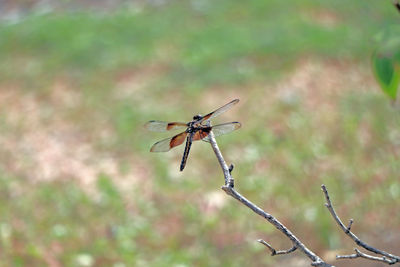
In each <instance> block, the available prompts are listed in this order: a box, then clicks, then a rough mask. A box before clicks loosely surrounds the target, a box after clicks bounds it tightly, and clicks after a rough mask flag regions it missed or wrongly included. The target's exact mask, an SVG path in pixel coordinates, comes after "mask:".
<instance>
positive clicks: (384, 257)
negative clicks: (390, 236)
mask: <svg viewBox="0 0 400 267" xmlns="http://www.w3.org/2000/svg"><path fill="white" fill-rule="evenodd" d="M321 188H322V191H323V192H324V195H325V199H326V203H325V206H326V207H327V208H328V210H329V212H330V213H331V215H332V217H333V219H334V220H335V221H336V223H337V224H338V225H339V227H340V228H341V229H342V230H343V232H344V233H345V234H346V235H347V236H349V237H350V238H351V239H352V240H353V241H354V242H355V243H356V244H357V245H358V246H360V247H362V248H364V249H366V250H368V251H371V252H373V253H375V254H377V255H381V257H376V256H372V255H369V254H367V253H364V252H361V251H360V250H358V249H357V248H355V249H354V251H355V252H356V253H355V254H350V255H337V256H336V259H355V258H365V259H369V260H373V261H380V262H383V263H386V264H389V265H392V264H396V263H398V262H400V256H396V255H393V254H390V253H388V252H386V251H383V250H379V249H377V248H374V247H372V246H370V245H368V244H367V243H365V242H363V241H362V240H361V239H360V238H358V237H357V236H356V235H355V234H354V233H353V232H352V231H351V226H352V225H353V222H354V220H353V219H350V220H349V224H348V226H347V227H346V226H345V225H344V224H343V222H342V220H341V219H340V218H339V216H338V215H337V213H336V211H335V209H334V208H333V206H332V202H331V198H330V196H329V193H328V189H327V188H326V186H325V185H322V186H321Z"/></svg>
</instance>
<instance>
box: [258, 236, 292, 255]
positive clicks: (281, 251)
mask: <svg viewBox="0 0 400 267" xmlns="http://www.w3.org/2000/svg"><path fill="white" fill-rule="evenodd" d="M257 241H258V242H260V243H261V244H263V245H264V246H266V247H267V248H268V249H269V250H270V251H271V256H275V255H281V254H289V253H292V252H293V251H295V250H296V249H297V247H296V246H293V247H292V248H289V249H287V250H278V251H277V250H276V249H274V248H273V247H272V246H271V245H270V244H268V243H267V242H266V241H264V240H262V239H258V240H257Z"/></svg>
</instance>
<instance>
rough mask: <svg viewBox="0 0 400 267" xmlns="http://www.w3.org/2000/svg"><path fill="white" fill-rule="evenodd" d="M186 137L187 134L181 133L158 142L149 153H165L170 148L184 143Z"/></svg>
mask: <svg viewBox="0 0 400 267" xmlns="http://www.w3.org/2000/svg"><path fill="white" fill-rule="evenodd" d="M186 135H187V132H182V133H180V134H177V135H175V136H173V137H170V138H167V139H164V140H161V141H158V142H157V143H155V144H154V145H153V146H152V147H151V149H150V152H167V151H169V150H171V148H174V147H176V146H179V145H180V144H182V143H183V142H184V141H185V138H186Z"/></svg>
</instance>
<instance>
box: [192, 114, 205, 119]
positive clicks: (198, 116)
mask: <svg viewBox="0 0 400 267" xmlns="http://www.w3.org/2000/svg"><path fill="white" fill-rule="evenodd" d="M202 118H203V116H201V115H200V114H197V115H195V116H193V120H194V121H198V120H201V119H202Z"/></svg>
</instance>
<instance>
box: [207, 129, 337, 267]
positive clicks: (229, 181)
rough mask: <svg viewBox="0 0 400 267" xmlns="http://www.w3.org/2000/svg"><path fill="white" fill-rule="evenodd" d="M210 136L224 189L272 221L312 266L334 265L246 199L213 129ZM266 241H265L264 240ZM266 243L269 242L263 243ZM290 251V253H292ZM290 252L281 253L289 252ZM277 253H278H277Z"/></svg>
mask: <svg viewBox="0 0 400 267" xmlns="http://www.w3.org/2000/svg"><path fill="white" fill-rule="evenodd" d="M209 137H210V143H211V147H212V149H213V150H214V153H215V155H216V156H217V159H218V162H219V164H220V166H221V168H222V171H223V173H224V179H225V184H224V186H223V187H222V190H224V191H225V193H227V194H228V195H230V196H231V197H233V198H235V199H236V200H238V201H239V202H240V203H242V204H243V205H245V206H247V207H248V208H249V209H251V210H252V211H254V212H255V213H257V214H258V215H260V216H261V217H263V218H265V219H266V220H267V221H268V222H269V223H271V224H272V225H273V226H275V228H276V229H278V230H279V231H281V232H282V233H283V234H284V235H286V237H288V238H289V239H290V241H291V242H292V243H293V247H294V249H293V248H292V249H289V250H288V251H290V250H292V251H290V252H293V251H294V250H295V249H299V250H300V251H301V252H303V253H304V254H305V255H306V256H307V257H308V258H310V259H311V261H312V263H311V265H312V266H322V267H333V265H330V264H328V263H326V262H324V261H323V260H322V259H321V258H320V257H319V256H317V255H316V254H315V253H314V252H312V251H311V250H310V249H308V248H307V247H306V246H305V245H304V244H303V243H302V242H301V241H300V240H299V239H298V238H297V237H296V236H295V235H294V234H293V233H292V232H291V231H290V230H289V229H288V228H286V226H284V225H283V224H282V223H281V222H280V221H278V220H277V219H276V218H275V217H274V216H272V215H271V214H269V213H267V212H265V211H263V210H262V209H261V208H259V207H257V206H256V205H255V204H253V203H252V202H251V201H249V200H248V199H246V198H245V197H244V196H242V195H241V194H239V192H237V191H236V190H235V189H234V183H233V178H232V176H231V172H232V170H233V165H231V168H229V167H228V165H227V164H226V162H225V160H224V158H223V156H222V154H221V151H220V150H219V147H218V144H217V142H216V141H215V137H214V134H213V132H212V131H211V132H210V134H209ZM264 242H265V241H264ZM261 243H262V242H261ZM262 244H264V245H266V244H268V243H266V242H265V243H262ZM266 246H267V247H268V248H269V249H270V250H271V249H272V247H271V246H270V245H269V244H268V245H266ZM290 252H288V253H290ZM288 253H280V254H288ZM275 255H277V253H276V254H275Z"/></svg>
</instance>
